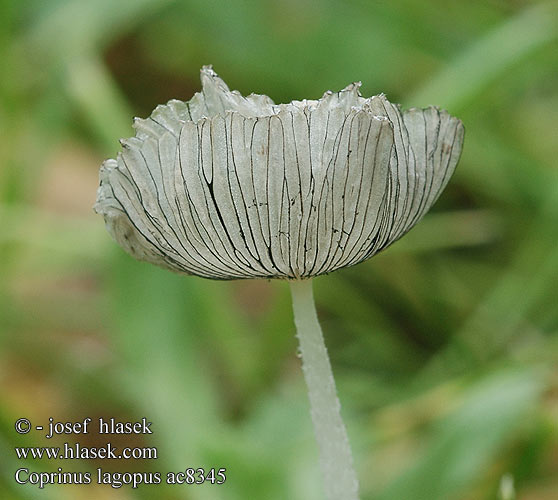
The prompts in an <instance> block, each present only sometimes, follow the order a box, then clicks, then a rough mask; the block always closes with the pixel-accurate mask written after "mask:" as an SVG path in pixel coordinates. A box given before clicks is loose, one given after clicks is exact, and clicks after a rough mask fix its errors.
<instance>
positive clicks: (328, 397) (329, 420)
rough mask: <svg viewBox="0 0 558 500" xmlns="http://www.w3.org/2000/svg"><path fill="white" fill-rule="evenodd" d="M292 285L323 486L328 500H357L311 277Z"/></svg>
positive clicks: (356, 482)
mask: <svg viewBox="0 0 558 500" xmlns="http://www.w3.org/2000/svg"><path fill="white" fill-rule="evenodd" d="M290 285H291V294H292V298H293V310H294V318H295V324H296V330H297V337H298V340H299V343H300V352H301V354H302V370H303V372H304V379H305V380H306V385H307V387H308V396H309V398H310V412H311V415H312V422H313V424H314V432H315V434H316V440H317V441H318V448H319V452H320V464H321V468H322V474H323V480H324V489H325V492H326V495H327V498H328V499H329V500H358V480H357V477H356V473H355V471H354V468H353V458H352V455H351V448H350V446H349V439H348V436H347V429H346V428H345V424H344V423H343V420H342V419H341V412H340V410H341V404H340V403H339V399H338V398H337V390H336V388H335V381H334V379H333V373H332V371H331V364H330V362H329V357H328V354H327V349H326V347H325V344H324V337H323V334H322V330H321V328H320V324H319V323H318V315H317V314H316V306H315V305H314V295H313V293H312V280H310V279H307V280H297V281H291V282H290Z"/></svg>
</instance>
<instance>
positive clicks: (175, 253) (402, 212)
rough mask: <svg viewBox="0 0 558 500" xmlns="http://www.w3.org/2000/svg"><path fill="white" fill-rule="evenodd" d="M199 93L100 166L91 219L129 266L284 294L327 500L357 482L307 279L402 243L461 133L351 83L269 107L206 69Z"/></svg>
mask: <svg viewBox="0 0 558 500" xmlns="http://www.w3.org/2000/svg"><path fill="white" fill-rule="evenodd" d="M201 80H202V91H201V92H199V93H196V94H195V95H194V96H193V98H192V99H191V100H190V101H188V102H183V101H179V100H171V101H169V102H168V103H167V104H166V105H160V106H157V107H156V108H155V110H154V111H153V113H152V114H151V116H150V117H149V118H147V119H135V121H134V128H135V129H136V135H135V137H132V138H129V139H124V140H122V141H121V144H122V149H123V150H122V152H121V153H119V154H118V155H117V157H116V159H109V160H107V161H105V162H104V163H103V165H102V167H101V171H100V187H99V190H98V194H97V202H96V204H95V207H94V208H95V211H96V212H97V213H99V214H102V215H103V216H104V219H105V224H106V227H107V229H108V231H109V233H110V234H111V235H112V237H113V238H114V239H115V240H116V241H117V242H118V243H119V244H120V246H121V247H122V248H123V249H124V250H125V251H126V252H128V253H129V254H130V255H132V256H133V257H135V258H136V259H139V260H144V261H147V262H151V263H153V264H156V265H158V266H161V267H164V268H167V269H170V270H172V271H175V272H178V273H182V274H188V275H196V276H200V277H202V278H211V279H222V280H231V279H246V278H279V279H286V280H288V281H289V283H290V287H291V292H292V298H293V309H294V316H295V323H296V328H297V336H298V339H299V342H300V352H301V354H302V360H303V371H304V376H305V380H306V384H307V387H308V393H309V399H310V406H311V416H312V421H313V424H314V430H315V434H316V438H317V441H318V447H319V452H320V461H321V466H322V473H323V479H324V488H325V491H326V494H327V496H328V498H329V499H330V500H355V499H357V498H358V481H357V477H356V474H355V472H354V468H353V461H352V456H351V451H350V447H349V441H348V438H347V432H346V428H345V426H344V424H343V421H342V419H341V415H340V403H339V400H338V398H337V392H336V389H335V382H334V379H333V374H332V370H331V366H330V362H329V358H328V355H327V351H326V348H325V344H324V340H323V335H322V332H321V329H320V326H319V323H318V319H317V314H316V309H315V305H314V299H313V295H312V278H313V277H315V276H318V275H321V274H327V273H329V272H331V271H334V270H336V269H340V268H343V267H347V266H352V265H354V264H358V263H359V262H362V261H364V260H366V259H368V258H370V257H372V256H373V255H375V254H376V253H378V252H379V251H381V250H383V249H384V248H386V247H387V246H389V245H390V244H391V243H393V242H394V241H396V240H397V239H398V238H400V237H401V236H403V235H404V234H405V233H406V232H407V231H408V230H409V229H411V228H412V227H413V226H414V225H415V224H416V223H417V222H418V221H419V220H420V219H421V218H422V216H423V215H424V214H425V213H426V212H427V211H428V210H429V208H430V207H431V206H432V204H433V203H434V202H435V201H436V199H437V198H438V196H439V195H440V193H441V191H442V190H443V189H444V187H445V185H446V184H447V182H448V180H449V178H450V177H451V175H452V173H453V171H454V169H455V166H456V164H457V161H458V159H459V156H460V153H461V148H462V144H463V134H464V129H463V125H462V124H461V122H460V121H459V120H458V119H456V118H454V117H452V116H450V115H449V114H448V113H447V112H446V111H443V110H440V109H438V108H436V107H429V108H427V109H410V110H407V111H401V110H400V108H399V106H398V105H394V104H392V103H390V102H389V101H388V100H387V99H386V97H385V96H384V95H383V94H381V95H377V96H373V97H370V98H364V97H362V96H361V95H360V92H359V87H360V83H352V84H351V85H349V86H347V87H346V88H344V89H343V90H341V91H339V92H330V91H328V92H326V93H325V94H324V95H323V97H322V98H321V99H318V100H306V99H305V100H302V101H292V102H290V103H288V104H279V105H276V104H274V103H273V101H272V100H271V99H270V98H269V97H267V96H265V95H257V94H251V95H249V96H247V97H244V96H242V95H241V94H240V93H239V92H237V91H234V90H233V91H231V90H229V88H228V87H227V85H226V84H225V82H224V81H223V80H221V79H220V78H219V77H218V76H217V74H216V73H215V72H214V71H213V70H212V68H211V67H210V66H205V67H203V68H202V70H201Z"/></svg>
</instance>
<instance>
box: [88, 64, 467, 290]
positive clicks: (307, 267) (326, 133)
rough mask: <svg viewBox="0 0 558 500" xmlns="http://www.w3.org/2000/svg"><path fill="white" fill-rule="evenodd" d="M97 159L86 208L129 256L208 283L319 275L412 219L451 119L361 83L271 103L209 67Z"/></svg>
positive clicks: (453, 154) (445, 149)
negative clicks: (93, 194)
mask: <svg viewBox="0 0 558 500" xmlns="http://www.w3.org/2000/svg"><path fill="white" fill-rule="evenodd" d="M201 80H202V86H203V88H202V91H201V92H199V93H197V94H195V95H194V97H193V98H192V99H191V100H190V101H188V102H183V101H179V100H171V101H169V102H168V103H167V104H166V105H160V106H157V108H155V110H154V111H153V113H152V114H151V116H150V117H149V118H147V119H145V120H142V119H136V120H135V121H134V128H135V129H136V136H135V137H132V138H130V139H124V140H122V141H121V144H122V152H121V153H119V154H118V155H117V157H116V159H110V160H107V161H105V162H104V163H103V165H102V167H101V171H100V187H99V190H98V193H97V202H96V204H95V207H94V208H95V211H96V212H97V213H99V214H102V215H103V216H104V219H105V223H106V227H107V229H108V231H109V232H110V234H111V235H112V236H113V238H114V239H115V240H116V241H117V242H118V243H119V244H120V245H121V246H122V248H124V250H125V251H126V252H128V253H129V254H130V255H132V256H133V257H135V258H137V259H139V260H144V261H148V262H151V263H153V264H156V265H159V266H161V267H165V268H167V269H170V270H172V271H176V272H179V273H184V274H193V275H197V276H201V277H204V278H212V279H241V278H287V279H298V278H305V277H312V276H317V275H320V274H324V273H328V272H331V271H334V270H335V269H339V268H342V267H346V266H351V265H354V264H357V263H359V262H362V261H363V260H366V259H368V258H369V257H372V256H373V255H374V254H376V253H378V252H379V251H380V250H382V249H384V248H386V247H387V246H388V245H390V244H391V243H393V242H394V241H395V240H397V239H398V238H400V237H401V236H402V235H403V234H405V233H406V232H407V231H408V230H409V229H410V228H411V227H413V226H414V225H415V224H416V223H417V222H418V221H419V220H420V219H421V217H422V216H423V215H424V214H425V213H426V212H427V211H428V210H429V208H430V207H431V206H432V204H433V203H434V202H435V201H436V199H437V198H438V196H439V195H440V193H441V191H442V190H443V188H444V187H445V185H446V184H447V182H448V180H449V178H450V177H451V175H452V173H453V171H454V169H455V166H456V164H457V161H458V159H459V156H460V154H461V148H462V144H463V134H464V129H463V125H462V124H461V122H460V121H459V120H458V119H456V118H453V117H451V116H450V115H449V114H448V113H447V112H446V111H443V110H440V109H438V108H436V107H430V108H427V109H410V110H408V111H403V112H402V111H401V110H400V108H399V106H397V105H394V104H392V103H390V102H389V101H388V100H387V99H386V98H385V96H383V95H378V96H373V97H370V98H368V99H365V98H363V97H362V96H361V95H360V93H359V87H360V83H353V84H351V85H349V86H348V87H346V88H345V89H343V90H341V91H340V92H326V93H325V94H324V95H323V97H322V98H321V99H318V100H303V101H293V102H291V103H289V104H279V105H275V104H274V103H273V101H272V100H271V99H270V98H269V97H267V96H264V95H256V94H251V95H249V96H247V97H243V96H242V95H240V93H238V92H237V91H230V90H229V88H228V87H227V85H226V84H225V82H223V80H221V79H220V78H219V77H218V76H217V74H216V73H215V72H214V71H213V70H212V69H211V67H204V68H202V70H201Z"/></svg>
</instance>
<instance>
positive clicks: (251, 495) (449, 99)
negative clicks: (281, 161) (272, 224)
mask: <svg viewBox="0 0 558 500" xmlns="http://www.w3.org/2000/svg"><path fill="white" fill-rule="evenodd" d="M557 54H558V4H557V3H556V2H535V1H523V0H512V1H504V0H489V1H486V0H472V1H468V2H454V1H448V0H435V1H433V2H422V1H418V0H394V1H389V2H388V1H384V2H367V1H365V0H350V1H347V2H338V1H334V0H275V1H273V0H266V1H256V0H228V1H226V2H225V1H222V2H216V1H211V0H200V1H195V0H187V1H180V2H178V1H171V0H150V1H149V0H118V1H114V0H89V1H87V0H48V1H45V0H28V1H22V2H15V1H10V0H3V1H2V2H0V99H1V104H0V106H1V107H0V128H1V133H0V333H1V334H0V446H1V452H0V497H1V498H2V499H4V498H5V499H8V500H11V499H14V500H20V499H21V500H23V499H25V500H27V499H35V498H45V499H56V500H58V499H62V500H64V499H72V500H73V499H78V500H79V499H101V500H104V499H106V500H124V499H155V500H157V499H170V500H174V499H192V500H213V499H215V500H219V499H222V500H241V499H242V500H245V499H264V500H276V499H277V500H318V499H321V498H323V492H322V491H321V489H320V476H319V470H318V465H317V451H316V449H315V444H314V440H313V434H312V428H311V424H310V418H309V413H308V402H307V399H306V394H305V388H304V385H303V379H302V375H301V370H300V366H299V365H300V362H299V361H300V360H299V359H298V358H297V356H296V342H295V338H294V325H293V322H292V313H291V310H290V297H289V294H288V287H287V285H286V284H285V283H282V282H265V281H246V282H211V281H204V280H202V279H198V278H193V277H190V278H186V277H180V276H175V275H172V274H171V273H169V272H166V271H163V270H160V269H157V268H154V267H153V266H150V265H148V264H144V263H139V262H136V261H134V260H133V259H132V258H130V257H129V256H127V255H126V254H124V253H123V252H122V251H121V250H120V248H119V247H118V246H117V245H116V244H115V243H114V242H113V241H112V240H111V239H110V237H109V235H108V234H107V233H106V231H105V230H104V227H103V221H102V219H101V218H100V217H99V216H96V215H95V214H93V212H92V209H91V207H92V205H93V203H94V199H95V192H96V188H97V183H98V181H97V175H98V168H99V165H100V163H101V162H102V161H103V159H105V158H108V157H111V156H113V155H114V154H115V153H116V152H117V151H118V149H119V144H118V141H117V140H118V138H120V137H127V136H130V135H133V131H132V128H131V123H132V117H133V116H135V115H137V116H142V117H145V116H147V115H148V114H149V113H150V112H151V110H152V109H153V108H154V107H155V106H156V105H157V104H159V103H164V102H166V101H167V100H168V99H171V98H179V99H183V100H187V99H189V98H190V97H191V96H192V94H193V93H194V92H195V91H197V90H199V87H200V83H199V68H200V67H201V66H202V65H203V64H213V65H214V67H215V70H216V71H217V72H218V73H219V74H220V75H221V76H222V77H223V78H224V79H225V80H226V81H227V82H228V83H229V85H230V87H231V88H234V89H238V90H240V91H241V92H243V93H250V92H258V93H265V94H268V95H270V96H271V97H272V98H273V99H274V100H275V101H276V102H284V101H289V100H292V99H301V98H305V97H306V98H318V97H319V96H321V94H322V93H323V91H325V90H327V89H332V90H337V89H340V88H342V87H344V86H345V85H346V84H348V83H350V82H351V81H355V80H362V82H363V87H362V92H363V94H364V95H366V96H368V95H372V94H377V93H380V92H384V93H386V94H387V96H388V98H389V99H390V100H392V101H394V102H402V103H403V104H404V105H405V106H426V105H429V104H437V105H440V106H442V107H444V108H446V109H448V110H449V111H450V112H451V113H452V114H453V115H457V116H459V117H460V118H461V119H462V120H463V122H464V123H465V127H466V130H467V133H466V139H465V148H464V153H463V157H462V160H461V162H460V164H459V166H458V169H457V172H456V174H455V176H454V178H453V180H452V181H451V182H450V185H449V187H448V188H447V189H446V191H445V192H444V194H443V195H442V197H441V198H440V200H439V202H438V203H437V204H436V206H435V207H434V209H433V210H432V212H431V213H430V214H429V215H427V216H426V218H425V219H424V220H423V221H422V222H421V223H420V224H419V225H418V226H417V227H416V228H415V229H413V230H412V231H411V233H410V234H409V235H408V236H406V237H405V238H404V239H402V240H401V241H400V242H398V243H396V244H395V245H394V246H393V247H391V248H389V249H388V250H387V251H385V252H384V253H383V254H381V255H379V256H377V257H375V258H373V259H371V260H369V261H367V262H366V263H363V264H361V265H359V266H357V267H354V268H348V269H344V270H341V271H339V272H336V273H334V274H332V275H330V276H327V277H322V278H319V279H317V280H316V282H315V290H316V299H317V305H318V310H319V315H320V317H321V321H322V326H323V329H324V334H325V337H326V342H327V344H328V347H329V352H330V355H331V359H332V364H333V369H334V372H335V375H336V378H337V383H338V389H339V393H340V398H341V401H342V404H343V414H344V416H345V419H346V423H347V426H348V430H349V434H350V437H351V441H352V445H353V448H354V454H355V460H356V465H357V469H358V474H359V477H360V479H361V489H362V498H363V500H452V499H455V500H473V499H474V500H476V499H497V498H501V499H502V498H505V499H506V500H511V499H512V498H514V495H513V493H511V492H510V491H509V490H510V488H507V487H505V486H504V487H502V485H507V486H509V485H510V484H511V482H513V483H514V484H515V491H516V492H517V498H518V499H521V500H555V499H556V498H558V371H557V369H556V368H557V366H558V336H557V333H558V307H557V297H558V244H557V241H558V166H557V158H558V140H557V137H558V56H557ZM87 416H89V417H93V418H98V417H100V416H103V417H115V418H118V419H121V420H132V421H133V420H137V419H140V418H141V417H142V416H145V417H147V418H148V419H149V420H151V421H152V422H153V425H152V429H153V432H154V433H153V435H152V436H147V437H141V436H140V437H137V436H135V437H125V438H123V439H120V440H118V439H114V440H112V441H113V443H114V444H116V445H119V446H157V447H158V451H159V458H158V459H157V460H156V461H143V462H142V461H109V460H105V461H83V462H77V461H73V462H71V463H67V462H66V463H64V462H63V461H48V460H46V459H43V460H28V461H20V460H17V459H16V457H15V453H14V450H13V448H14V446H46V445H49V444H59V443H63V442H64V441H72V440H74V438H73V437H71V436H70V437H67V436H66V437H61V438H58V439H57V438H53V439H52V440H46V439H45V438H44V437H43V436H42V435H41V434H40V433H38V432H31V433H29V434H27V435H24V436H20V435H18V434H16V432H15V430H14V427H13V425H14V422H15V420H16V419H17V418H20V417H27V418H29V419H30V420H31V421H32V422H34V423H35V424H36V425H38V424H39V423H42V424H46V423H47V421H48V418H49V417H54V418H55V419H59V420H64V421H68V420H82V419H83V418H85V417H87ZM106 441H107V440H106V438H105V439H103V437H102V436H96V435H89V436H86V437H84V438H80V439H79V442H81V443H82V444H85V445H89V446H99V445H102V444H104V443H106ZM200 466H201V467H206V468H210V467H225V468H226V469H227V476H228V479H227V482H226V483H225V485H223V486H210V485H209V486H203V487H201V486H195V487H194V486H190V487H187V486H158V487H153V486H144V487H139V488H138V489H136V490H133V489H131V488H130V487H128V486H124V487H122V488H119V489H116V488H111V487H110V486H98V485H95V484H92V485H89V486H81V487H72V486H63V487H57V486H48V487H46V488H45V489H44V490H39V489H38V488H37V487H34V486H20V485H17V484H16V483H15V481H14V477H13V476H14V472H15V470H16V469H17V468H19V467H28V468H29V469H30V470H33V471H52V470H56V468H57V467H62V468H63V470H64V471H93V472H94V471H95V469H96V468H97V467H102V468H103V470H107V471H112V472H116V471H119V472H124V471H144V472H149V471H161V472H167V471H175V472H178V471H181V470H182V471H183V470H184V469H185V468H186V467H200ZM506 490H508V491H507V492H506Z"/></svg>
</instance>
